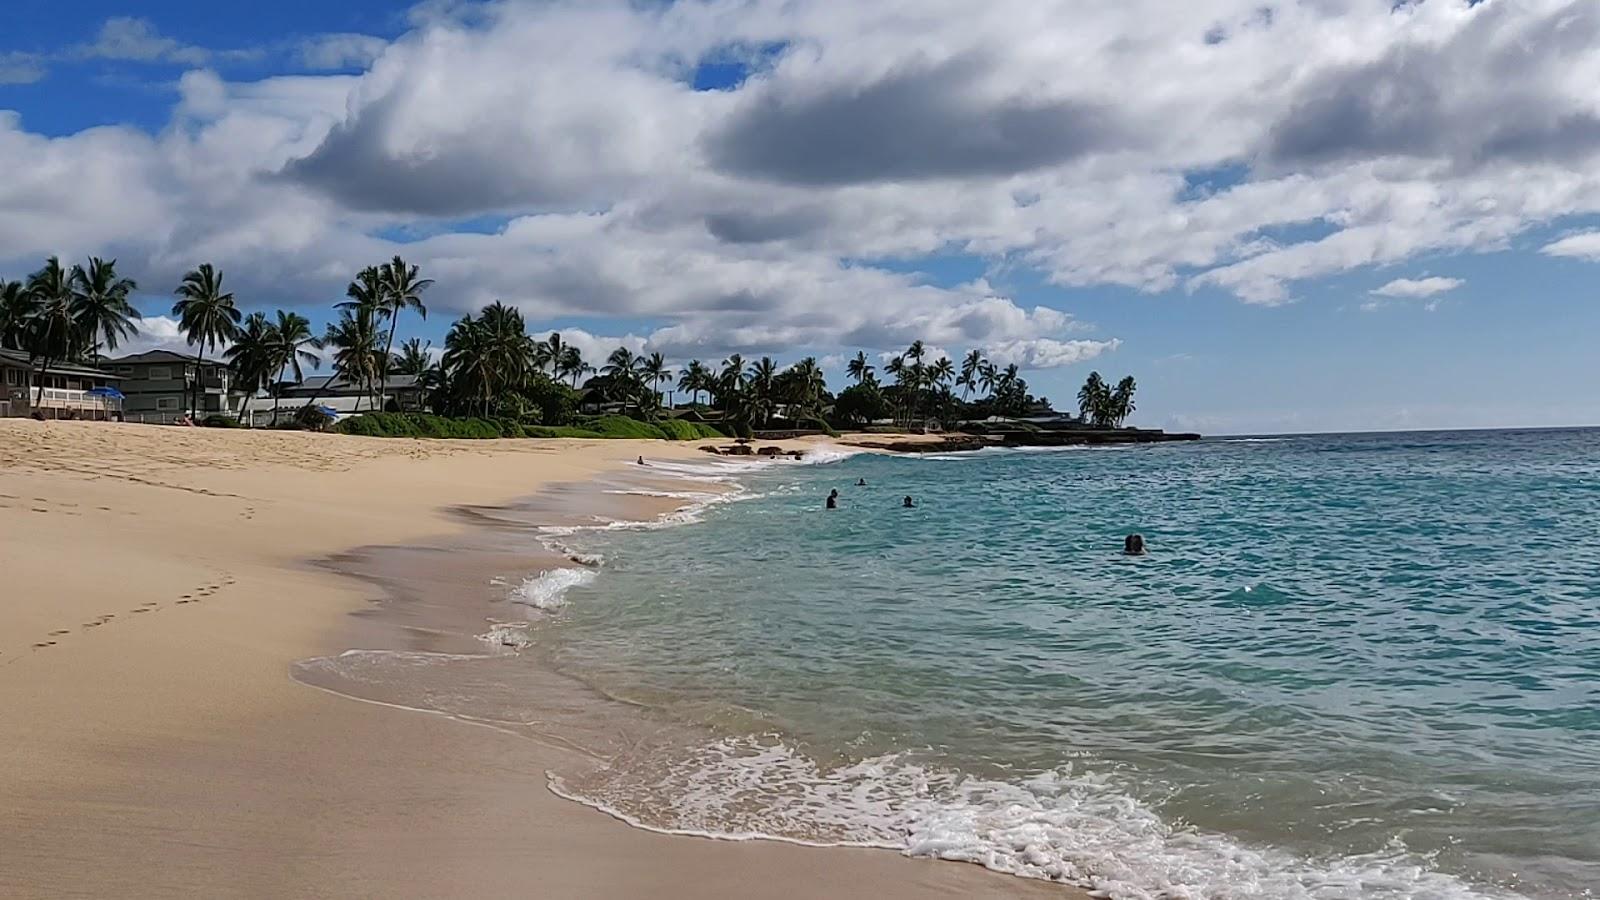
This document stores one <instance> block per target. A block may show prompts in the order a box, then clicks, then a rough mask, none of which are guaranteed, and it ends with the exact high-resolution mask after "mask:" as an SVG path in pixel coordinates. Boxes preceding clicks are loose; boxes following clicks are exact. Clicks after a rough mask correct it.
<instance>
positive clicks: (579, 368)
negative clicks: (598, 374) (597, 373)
mask: <svg viewBox="0 0 1600 900" xmlns="http://www.w3.org/2000/svg"><path fill="white" fill-rule="evenodd" d="M551 337H552V338H553V337H555V335H551ZM593 371H594V366H591V365H589V364H588V363H587V362H584V359H583V351H581V350H579V349H578V348H577V347H574V346H572V345H570V344H568V345H567V346H565V347H562V348H561V359H560V362H558V363H556V373H557V374H558V375H560V376H561V377H563V378H566V377H568V376H570V377H571V378H572V388H573V390H577V388H578V379H579V378H582V377H583V376H584V375H585V374H587V373H589V372H593Z"/></svg>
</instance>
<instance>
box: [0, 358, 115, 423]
mask: <svg viewBox="0 0 1600 900" xmlns="http://www.w3.org/2000/svg"><path fill="white" fill-rule="evenodd" d="M38 377H39V367H38V365H36V364H35V361H34V360H31V359H29V358H28V354H26V353H23V352H21V351H19V350H4V349H0V417H4V416H31V415H33V414H34V413H35V412H38V413H39V414H40V415H42V416H44V417H45V418H47V419H115V418H117V417H118V416H120V415H121V414H122V403H121V400H120V399H119V395H118V394H117V392H116V391H115V390H112V389H113V388H115V387H116V385H117V383H118V381H119V380H120V379H118V378H117V376H116V375H115V374H113V373H110V372H105V371H102V370H100V369H96V368H94V367H92V366H84V365H78V364H76V363H51V364H50V366H49V368H48V369H47V370H46V371H45V376H44V390H42V391H41V390H39V384H38Z"/></svg>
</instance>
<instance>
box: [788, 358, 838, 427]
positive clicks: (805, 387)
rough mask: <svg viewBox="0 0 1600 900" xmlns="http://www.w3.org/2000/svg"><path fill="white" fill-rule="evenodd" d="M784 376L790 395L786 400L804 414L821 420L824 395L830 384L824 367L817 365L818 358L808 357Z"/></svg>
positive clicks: (791, 367)
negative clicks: (823, 369) (824, 372)
mask: <svg viewBox="0 0 1600 900" xmlns="http://www.w3.org/2000/svg"><path fill="white" fill-rule="evenodd" d="M783 374H784V379H785V381H786V382H787V385H788V387H787V391H788V395H787V396H786V397H785V398H784V399H786V400H787V401H789V402H790V403H792V404H794V405H795V406H796V407H798V408H799V410H800V412H802V413H803V414H805V415H807V416H809V417H811V418H820V417H821V415H822V395H823V393H824V392H826V391H827V389H828V382H827V379H826V378H825V377H824V376H823V374H822V367H821V366H820V365H818V364H817V358H816V357H814V356H807V357H806V358H804V359H802V360H800V361H799V362H797V363H795V364H794V365H793V366H790V367H789V369H788V371H786V372H784V373H783Z"/></svg>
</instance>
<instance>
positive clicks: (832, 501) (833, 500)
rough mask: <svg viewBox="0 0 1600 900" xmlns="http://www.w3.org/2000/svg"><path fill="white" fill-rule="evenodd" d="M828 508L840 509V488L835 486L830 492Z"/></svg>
mask: <svg viewBox="0 0 1600 900" xmlns="http://www.w3.org/2000/svg"><path fill="white" fill-rule="evenodd" d="M828 508H829V509H838V508H839V490H838V488H835V489H833V490H831V491H829V492H828Z"/></svg>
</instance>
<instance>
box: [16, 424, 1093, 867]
mask: <svg viewBox="0 0 1600 900" xmlns="http://www.w3.org/2000/svg"><path fill="white" fill-rule="evenodd" d="M639 453H644V454H645V455H647V456H656V457H662V456H670V455H679V456H685V455H687V456H691V457H692V456H694V455H695V454H696V451H695V450H694V449H693V448H692V447H689V446H683V445H670V444H662V443H659V442H650V443H641V444H634V443H632V442H608V441H594V442H584V441H559V442H544V441H508V442H501V441H485V442H430V441H400V440H380V439H360V438H352V437H343V436H330V435H306V434H294V433H276V434H274V433H248V432H227V431H216V430H186V429H175V428H161V427H156V426H134V425H110V424H103V423H72V422H60V423H38V422H30V421H16V420H4V421H0V578H3V582H0V596H3V598H4V599H3V601H0V722H4V723H5V728H4V729H3V730H0V808H3V809H5V810H6V811H7V815H6V816H4V817H0V848H3V849H0V895H4V896H8V897H73V896H94V897H99V896H141V897H165V896H203V897H234V896H238V897H264V896H270V897H283V896H294V897H302V896H304V897H311V896H327V897H439V896H486V897H500V896H505V897H512V896H517V897H524V896H541V897H574V898H576V897H585V898H589V897H636V896H650V897H669V898H670V897H696V898H700V897H729V898H734V897H740V898H743V897H840V896H861V895H868V894H871V895H876V896H881V897H887V898H898V897H973V896H979V897H981V896H1041V897H1042V896H1050V897H1061V896H1073V895H1074V892H1072V891H1069V890H1067V889H1063V888H1059V887H1055V886H1050V885H1044V884H1039V883H1033V882H1025V881H1022V880H1020V879H1014V878H1009V877H1007V876H1001V875H996V874H993V873H990V872H987V871H985V870H982V869H980V868H978V867H975V866H968V865H958V864H949V863H933V862H928V861H922V860H912V859H906V858H903V857H900V856H898V855H896V854H894V853H890V852H884V851H869V850H849V849H837V848H830V849H815V848H805V847H799V846H794V845H787V844H779V843H771V842H747V843H730V842H719V841H709V840H697V839H691V838H681V837H670V836H663V835H658V834H654V833H651V832H647V831H642V830H639V829H634V828H631V827H629V826H627V825H624V824H622V823H620V822H617V821H615V820H613V819H611V818H609V817H607V816H604V815H602V814H599V813H596V812H594V811H592V810H589V809H587V808H584V807H582V806H579V805H577V804H573V803H568V802H566V801H563V800H561V799H560V798H558V797H556V796H555V795H553V794H551V793H550V792H549V791H548V790H547V788H546V783H545V772H546V770H547V769H550V768H552V767H554V766H558V765H561V764H563V763H564V762H566V761H568V760H570V759H571V758H572V756H573V752H572V751H571V750H568V749H563V748H562V747H560V746H559V745H558V743H559V742H544V741H541V740H538V739H537V738H538V734H537V731H538V729H537V728H531V729H528V732H529V733H522V734H519V733H514V732H512V731H508V730H504V729H500V728H485V727H473V726H472V725H470V724H464V723H463V722H461V721H457V720H452V719H449V718H445V717H442V716H437V715H428V714H425V713H418V712H412V711H406V710H399V709H394V708H390V707H386V706H382V705H379V704H376V703H363V702H359V701H357V700H352V699H349V698H347V697H342V696H336V695H334V694H331V693H328V692H326V691H319V690H316V689H314V688H312V687H308V686H306V685H305V684H301V683H298V682H296V681H294V680H292V679H291V678H290V677H289V671H290V668H291V666H293V665H294V664H295V663H296V662H297V661H300V660H304V659H306V658H308V657H315V656H319V655H331V654H338V653H341V652H343V651H345V650H348V649H350V648H351V647H354V646H358V645H359V644H358V643H357V642H361V641H380V640H393V641H395V642H396V645H398V646H403V647H416V648H426V649H430V650H432V651H435V652H437V651H441V650H442V651H445V652H453V651H450V650H448V649H446V648H448V647H458V646H460V645H461V638H460V636H459V635H453V634H450V633H448V632H447V630H445V629H440V628H437V627H435V625H436V622H435V620H434V619H433V618H432V616H433V615H434V614H435V613H437V612H439V610H430V609H429V608H428V605H429V603H430V602H438V603H448V602H453V601H450V600H449V599H448V598H446V597H445V596H444V595H443V594H440V593H437V592H434V593H431V594H430V592H429V591H428V590H425V588H427V584H423V583H421V581H422V580H419V579H413V578H407V577H403V576H404V575H405V574H406V573H405V572H404V571H403V567H402V566H399V565H398V563H397V562H396V561H397V560H398V559H400V558H401V557H400V556H396V557H395V558H394V559H391V560H387V561H384V560H377V559H376V558H372V559H371V561H374V562H376V563H377V565H375V566H374V567H373V568H371V569H369V570H366V571H362V570H361V566H362V564H363V563H362V560H363V557H362V555H361V554H356V555H354V556H352V555H349V550H348V548H359V547H385V546H386V547H408V548H427V547H430V546H431V547H433V548H434V549H433V550H431V551H430V550H428V549H407V550H404V551H397V552H399V553H401V554H402V555H404V556H405V558H406V559H408V560H409V562H408V563H407V565H414V566H416V571H417V572H418V573H420V572H431V573H433V574H432V578H433V580H434V581H435V582H437V583H439V584H446V583H453V582H454V581H455V577H456V576H457V575H460V576H465V577H464V578H463V579H462V583H463V584H465V583H470V582H471V581H472V578H471V577H470V576H471V575H472V573H474V572H478V573H482V572H485V571H488V570H491V569H494V570H501V569H503V570H504V571H505V572H506V573H507V574H514V573H515V572H518V571H531V569H532V568H538V567H539V566H541V565H546V564H548V563H549V562H550V560H549V559H548V558H546V559H537V558H535V555H534V554H528V553H527V552H526V551H525V549H516V548H510V547H503V548H500V547H495V546H493V542H492V541H490V542H488V543H487V545H485V544H484V543H481V542H480V543H477V544H474V546H473V551H472V553H465V554H458V553H454V552H449V553H445V552H441V551H440V550H439V546H440V544H441V543H447V542H448V540H449V539H451V536H456V537H459V535H461V534H462V532H463V529H466V528H468V527H469V526H468V525H467V523H466V522H465V521H464V519H463V518H462V514H461V513H452V512H450V511H451V510H453V509H459V508H460V507H462V506H479V507H486V508H492V507H496V506H501V505H504V504H506V503H507V502H508V501H511V500H512V499H513V498H517V497H526V496H529V495H532V494H534V493H535V492H537V491H538V490H540V489H541V488H542V487H544V486H548V485H551V484H554V483H579V482H583V481H585V480H586V479H589V478H592V477H594V476H596V475H598V474H600V473H603V472H608V471H615V470H617V468H618V467H619V466H622V465H624V464H626V462H627V461H629V460H632V459H633V458H634V457H635V456H636V455H638V454H639ZM491 513H492V510H491ZM481 530H482V529H474V531H475V532H476V531H481ZM430 535H432V536H436V537H434V538H430V537H429V536H430ZM441 537H442V538H444V540H443V541H441V540H440V538H441ZM430 553H431V554H432V555H433V556H434V558H433V559H432V560H428V559H427V557H428V555H429V554H430ZM475 554H476V555H475ZM514 557H515V559H513V558H514ZM312 560H332V561H333V565H334V566H335V567H343V568H346V569H351V570H353V571H356V573H357V574H359V575H361V576H363V577H360V578H352V577H348V576H345V575H341V574H338V573H336V572H334V571H330V570H329V568H328V567H327V566H326V565H319V564H314V563H312V562H311V561H312ZM408 583H409V584H412V585H413V587H412V595H411V596H410V597H409V598H408V597H407V595H406V594H405V592H404V590H403V589H404V587H405V586H406V585H407V584H408ZM396 587H399V588H402V591H401V592H400V593H399V594H397V595H394V596H392V597H391V596H390V595H388V594H386V593H385V590H384V589H386V588H388V589H393V588H396ZM496 587H499V586H497V585H490V584H489V583H488V582H487V581H483V580H481V579H480V581H479V583H476V584H473V585H472V587H471V588H470V589H468V588H466V587H462V589H461V590H462V593H463V594H464V595H465V596H462V597H461V598H460V600H461V602H466V603H486V604H488V603H494V602H496V600H495V599H494V598H495V596H496V595H497V592H496V591H494V590H491V588H496ZM430 596H431V597H434V598H438V599H436V600H429V599H428V597H430ZM385 598H388V599H385ZM408 599H409V602H410V603H409V607H407V601H408ZM375 601H384V602H381V603H378V604H377V605H374V604H375ZM402 607H407V608H405V609H404V610H401V608H402ZM374 610H377V612H374ZM480 649H481V647H480ZM546 699H548V700H551V701H555V702H554V703H553V704H551V706H548V707H546V709H547V710H549V709H559V708H560V707H561V705H563V704H565V705H567V706H568V707H570V708H571V709H575V710H578V711H580V712H581V711H582V710H583V709H585V708H586V706H585V700H584V697H583V694H582V692H581V691H575V692H574V693H573V694H572V695H571V696H565V695H562V694H561V692H559V691H552V693H551V694H550V695H549V696H548V697H547V698H546ZM530 736H531V737H533V738H534V739H530Z"/></svg>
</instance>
